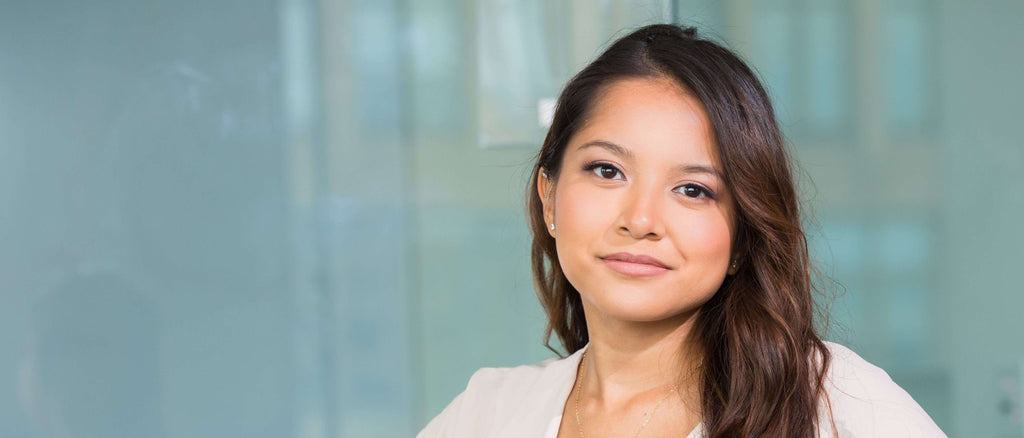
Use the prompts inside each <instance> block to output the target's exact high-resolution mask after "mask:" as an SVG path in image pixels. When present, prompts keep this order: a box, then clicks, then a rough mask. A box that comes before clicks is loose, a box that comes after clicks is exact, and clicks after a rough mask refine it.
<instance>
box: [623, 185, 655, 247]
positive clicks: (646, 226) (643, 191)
mask: <svg viewBox="0 0 1024 438" xmlns="http://www.w3.org/2000/svg"><path fill="white" fill-rule="evenodd" d="M663 203H664V196H663V194H662V193H661V192H660V191H659V190H657V189H655V188H654V187H646V188H645V187H641V186H640V185H639V184H638V185H635V186H634V187H633V188H632V189H631V190H629V192H628V193H627V195H626V199H625V200H624V202H623V205H622V213H621V214H620V215H619V221H618V227H617V228H618V231H619V232H620V233H623V234H625V233H628V234H629V235H631V236H633V238H634V239H660V238H662V237H663V236H664V235H665V225H664V221H663V220H662V212H663V209H664V205H663Z"/></svg>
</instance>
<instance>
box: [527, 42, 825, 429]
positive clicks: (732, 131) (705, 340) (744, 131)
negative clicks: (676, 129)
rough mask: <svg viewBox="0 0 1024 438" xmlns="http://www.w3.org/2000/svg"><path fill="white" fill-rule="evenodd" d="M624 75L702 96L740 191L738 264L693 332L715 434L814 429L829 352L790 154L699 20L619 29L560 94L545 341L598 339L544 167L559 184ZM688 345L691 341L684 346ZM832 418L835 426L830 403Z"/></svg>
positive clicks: (538, 283) (763, 100)
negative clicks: (607, 92)
mask: <svg viewBox="0 0 1024 438" xmlns="http://www.w3.org/2000/svg"><path fill="white" fill-rule="evenodd" d="M627 78H650V79H660V78H668V79H671V80H673V81H675V82H676V83H677V84H679V85H681V86H683V87H684V88H685V89H686V90H688V91H689V92H691V93H692V94H693V95H694V96H696V98H698V99H699V100H700V102H701V103H702V104H703V107H704V110H705V111H706V113H707V115H708V118H709V119H710V121H711V125H712V128H713V132H714V140H715V143H716V145H717V146H718V152H719V156H720V158H721V161H722V165H723V168H724V169H723V170H724V175H723V177H724V179H725V184H726V186H727V187H729V189H730V191H731V192H732V193H733V197H734V199H735V202H736V210H737V219H738V221H737V222H738V227H737V232H736V236H735V239H736V240H735V245H734V248H735V250H736V251H737V252H738V255H739V260H740V267H739V270H738V271H737V272H736V273H735V274H734V275H731V276H727V277H726V278H725V280H724V281H723V282H722V285H721V286H720V288H719V289H718V291H717V292H716V293H715V294H714V296H713V297H712V298H711V299H710V300H708V301H707V302H706V303H705V304H704V305H703V306H702V307H701V309H700V310H699V311H698V313H697V319H696V325H695V328H694V332H693V333H692V334H691V336H690V340H689V342H691V343H692V346H695V348H697V352H698V354H701V355H702V357H703V366H702V367H701V369H700V370H699V376H698V382H699V385H700V388H699V392H700V394H701V413H702V415H703V420H702V421H703V423H704V429H705V433H706V434H707V436H708V437H711V438H719V437H745V438H746V437H780V438H781V437H785V438H791V437H813V436H815V434H816V433H815V431H816V429H817V427H818V421H819V419H818V411H817V409H818V403H819V401H820V400H821V398H820V397H823V398H824V400H825V401H826V403H828V402H827V401H828V397H827V394H826V393H825V391H824V380H825V376H826V373H827V370H828V367H829V364H830V360H831V357H830V354H829V350H828V348H827V346H826V345H825V343H824V342H823V341H822V339H821V338H820V337H819V335H818V331H817V329H816V327H815V324H814V321H815V313H816V310H820V309H819V308H818V307H816V306H815V302H814V300H813V297H812V292H814V291H815V290H816V289H815V288H814V284H813V281H812V278H811V266H810V260H809V256H808V249H807V239H806V237H805V235H804V231H803V229H802V227H801V222H800V212H799V208H798V207H799V199H798V197H797V193H796V189H795V187H794V176H793V174H792V170H791V168H792V165H791V159H790V157H789V152H788V151H787V150H786V147H785V141H784V138H783V136H782V133H781V132H780V130H779V127H778V123H777V122H776V120H775V114H774V111H773V109H772V105H771V101H770V99H769V97H768V94H767V93H766V92H765V90H764V88H763V87H762V85H761V83H760V82H759V81H758V79H757V77H756V76H755V74H754V73H753V72H752V71H751V69H750V68H749V67H748V66H747V65H746V64H745V63H744V62H743V61H742V60H741V59H740V58H739V57H738V56H737V55H735V54H734V53H732V52H731V51H730V50H728V49H726V48H724V47H723V46H721V45H719V44H717V43H715V42H712V41H710V40H708V39H703V38H699V37H698V36H697V30H696V29H694V28H692V27H687V28H682V27H679V26H676V25H671V24H655V25H649V26H645V27H642V28H639V29H637V30H635V31H633V32H632V33H630V34H628V35H626V36H624V37H622V38H621V39H619V40H617V41H615V42H614V43H613V44H612V45H611V46H609V48H608V49H607V50H606V51H605V52H604V53H602V54H601V56H599V57H598V58H597V59H596V60H594V61H593V62H592V63H590V64H589V65H587V66H586V67H585V68H584V69H583V70H581V71H580V72H579V73H577V74H576V75H575V76H574V77H573V78H572V79H571V80H570V81H569V82H568V84H567V85H566V86H565V89H564V90H563V91H562V93H561V94H560V95H559V98H558V101H557V103H556V107H555V112H554V117H553V120H552V123H551V128H550V130H549V131H548V133H547V136H546V138H545V139H544V144H543V146H542V148H541V150H540V151H539V152H538V154H537V156H536V164H535V165H534V167H533V173H532V175H531V178H530V183H529V185H528V187H527V196H528V199H527V206H526V208H527V216H528V221H529V224H530V228H531V232H532V233H533V243H532V248H531V264H532V270H533V277H534V286H535V288H536V290H537V295H538V297H539V298H540V301H541V304H542V305H543V307H544V310H545V312H546V313H547V316H548V324H547V328H546V330H545V335H544V344H545V346H547V347H548V348H549V349H551V350H552V351H555V353H556V354H558V351H557V350H555V349H554V348H552V347H551V334H552V333H554V334H555V335H557V336H558V339H559V340H560V341H561V343H562V345H563V346H564V347H565V349H566V351H567V352H569V353H572V352H576V351H578V350H579V349H580V348H582V347H583V346H585V345H586V344H587V342H589V335H588V333H587V325H586V317H585V315H584V313H583V304H582V301H581V298H580V294H579V292H578V291H577V290H576V289H575V288H574V287H573V285H572V284H570V283H569V280H568V279H567V278H566V277H565V274H564V273H563V272H562V268H561V266H560V265H559V263H558V256H557V254H556V252H555V240H554V238H552V237H551V235H550V234H548V232H547V230H546V226H547V224H546V223H545V221H544V213H543V205H542V203H541V199H540V196H539V195H538V193H537V190H536V187H537V178H539V177H540V176H539V173H540V169H541V168H543V169H544V170H545V171H546V172H547V173H548V176H549V178H551V180H552V181H554V182H555V185H556V186H557V181H558V175H559V173H560V170H561V165H562V158H563V155H564V152H565V149H566V146H567V143H568V142H569V140H570V139H571V138H572V136H573V135H574V134H575V132H576V131H577V130H578V129H580V127H581V126H583V124H584V123H585V121H586V120H587V118H588V117H589V116H590V112H591V111H592V109H593V108H594V104H595V100H596V99H598V98H599V96H600V92H601V89H602V87H605V86H607V85H608V84H610V83H612V82H614V81H616V80H620V79H627ZM680 347H681V348H682V347H683V346H680ZM828 406H829V409H828V412H829V422H830V424H831V425H832V429H833V430H835V424H834V421H833V419H832V415H831V403H828Z"/></svg>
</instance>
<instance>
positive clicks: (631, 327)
mask: <svg viewBox="0 0 1024 438" xmlns="http://www.w3.org/2000/svg"><path fill="white" fill-rule="evenodd" d="M584 306H586V304H584ZM592 310H594V309H585V310H584V311H585V312H586V314H587V330H588V334H589V337H590V345H589V346H588V347H587V351H586V356H585V358H584V361H585V362H584V364H583V375H582V378H581V379H582V380H581V385H582V387H583V388H584V391H585V392H586V394H587V398H591V399H592V400H593V401H594V402H596V403H597V404H598V405H601V406H604V407H606V408H608V409H609V410H612V409H614V408H615V407H616V406H624V405H628V404H629V403H630V402H631V401H632V400H634V399H638V398H648V397H653V396H656V395H658V394H665V393H667V392H668V391H669V390H671V389H672V388H674V387H676V386H677V385H678V392H679V394H680V395H681V396H683V397H684V398H685V399H692V398H693V396H695V394H696V392H695V388H696V385H695V384H696V382H695V380H694V379H693V376H694V375H693V370H694V369H695V368H696V366H697V364H698V362H699V361H700V359H699V358H698V357H696V355H695V354H693V353H692V352H691V351H692V350H693V348H692V346H691V345H690V342H689V341H690V333H691V331H692V329H693V325H694V321H695V319H696V314H697V312H696V311H693V312H688V313H686V314H681V315H678V316H676V317H674V318H670V319H667V320H662V321H656V322H635V321H621V320H613V319H611V318H607V317H603V316H602V315H597V312H593V311H592ZM591 315H594V316H596V317H595V318H591Z"/></svg>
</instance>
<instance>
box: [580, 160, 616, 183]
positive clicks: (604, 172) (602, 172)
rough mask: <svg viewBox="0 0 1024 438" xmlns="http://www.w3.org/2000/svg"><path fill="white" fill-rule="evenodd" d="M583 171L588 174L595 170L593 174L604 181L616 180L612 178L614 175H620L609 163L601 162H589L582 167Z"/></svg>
mask: <svg viewBox="0 0 1024 438" xmlns="http://www.w3.org/2000/svg"><path fill="white" fill-rule="evenodd" d="M583 170H585V171H588V172H590V171H594V170H596V171H597V172H595V174H597V176H599V177H601V178H604V179H617V178H614V176H615V175H616V174H619V173H621V172H620V171H619V168H617V167H615V166H613V165H611V164H609V163H602V162H599V161H594V162H591V163H587V165H585V166H583Z"/></svg>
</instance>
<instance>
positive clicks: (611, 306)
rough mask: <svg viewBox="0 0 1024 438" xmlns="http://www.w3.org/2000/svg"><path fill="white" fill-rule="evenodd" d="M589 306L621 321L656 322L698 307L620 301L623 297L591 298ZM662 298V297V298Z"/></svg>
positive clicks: (656, 301) (640, 299) (628, 300)
mask: <svg viewBox="0 0 1024 438" xmlns="http://www.w3.org/2000/svg"><path fill="white" fill-rule="evenodd" d="M593 298H594V299H592V300H591V304H592V305H593V306H594V307H596V308H597V309H596V310H597V311H599V312H601V313H602V314H604V315H606V316H609V317H612V318H614V319H617V320H621V321H631V322H657V321H664V320H666V319H671V318H675V317H678V316H680V315H682V314H684V313H687V312H692V311H693V310H695V309H697V308H699V307H700V306H699V305H697V306H680V301H681V300H672V301H666V300H664V299H644V298H638V299H622V298H623V297H614V298H613V297H608V296H605V297H600V298H601V299H597V298H598V297H593ZM662 298H663V297H662Z"/></svg>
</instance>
